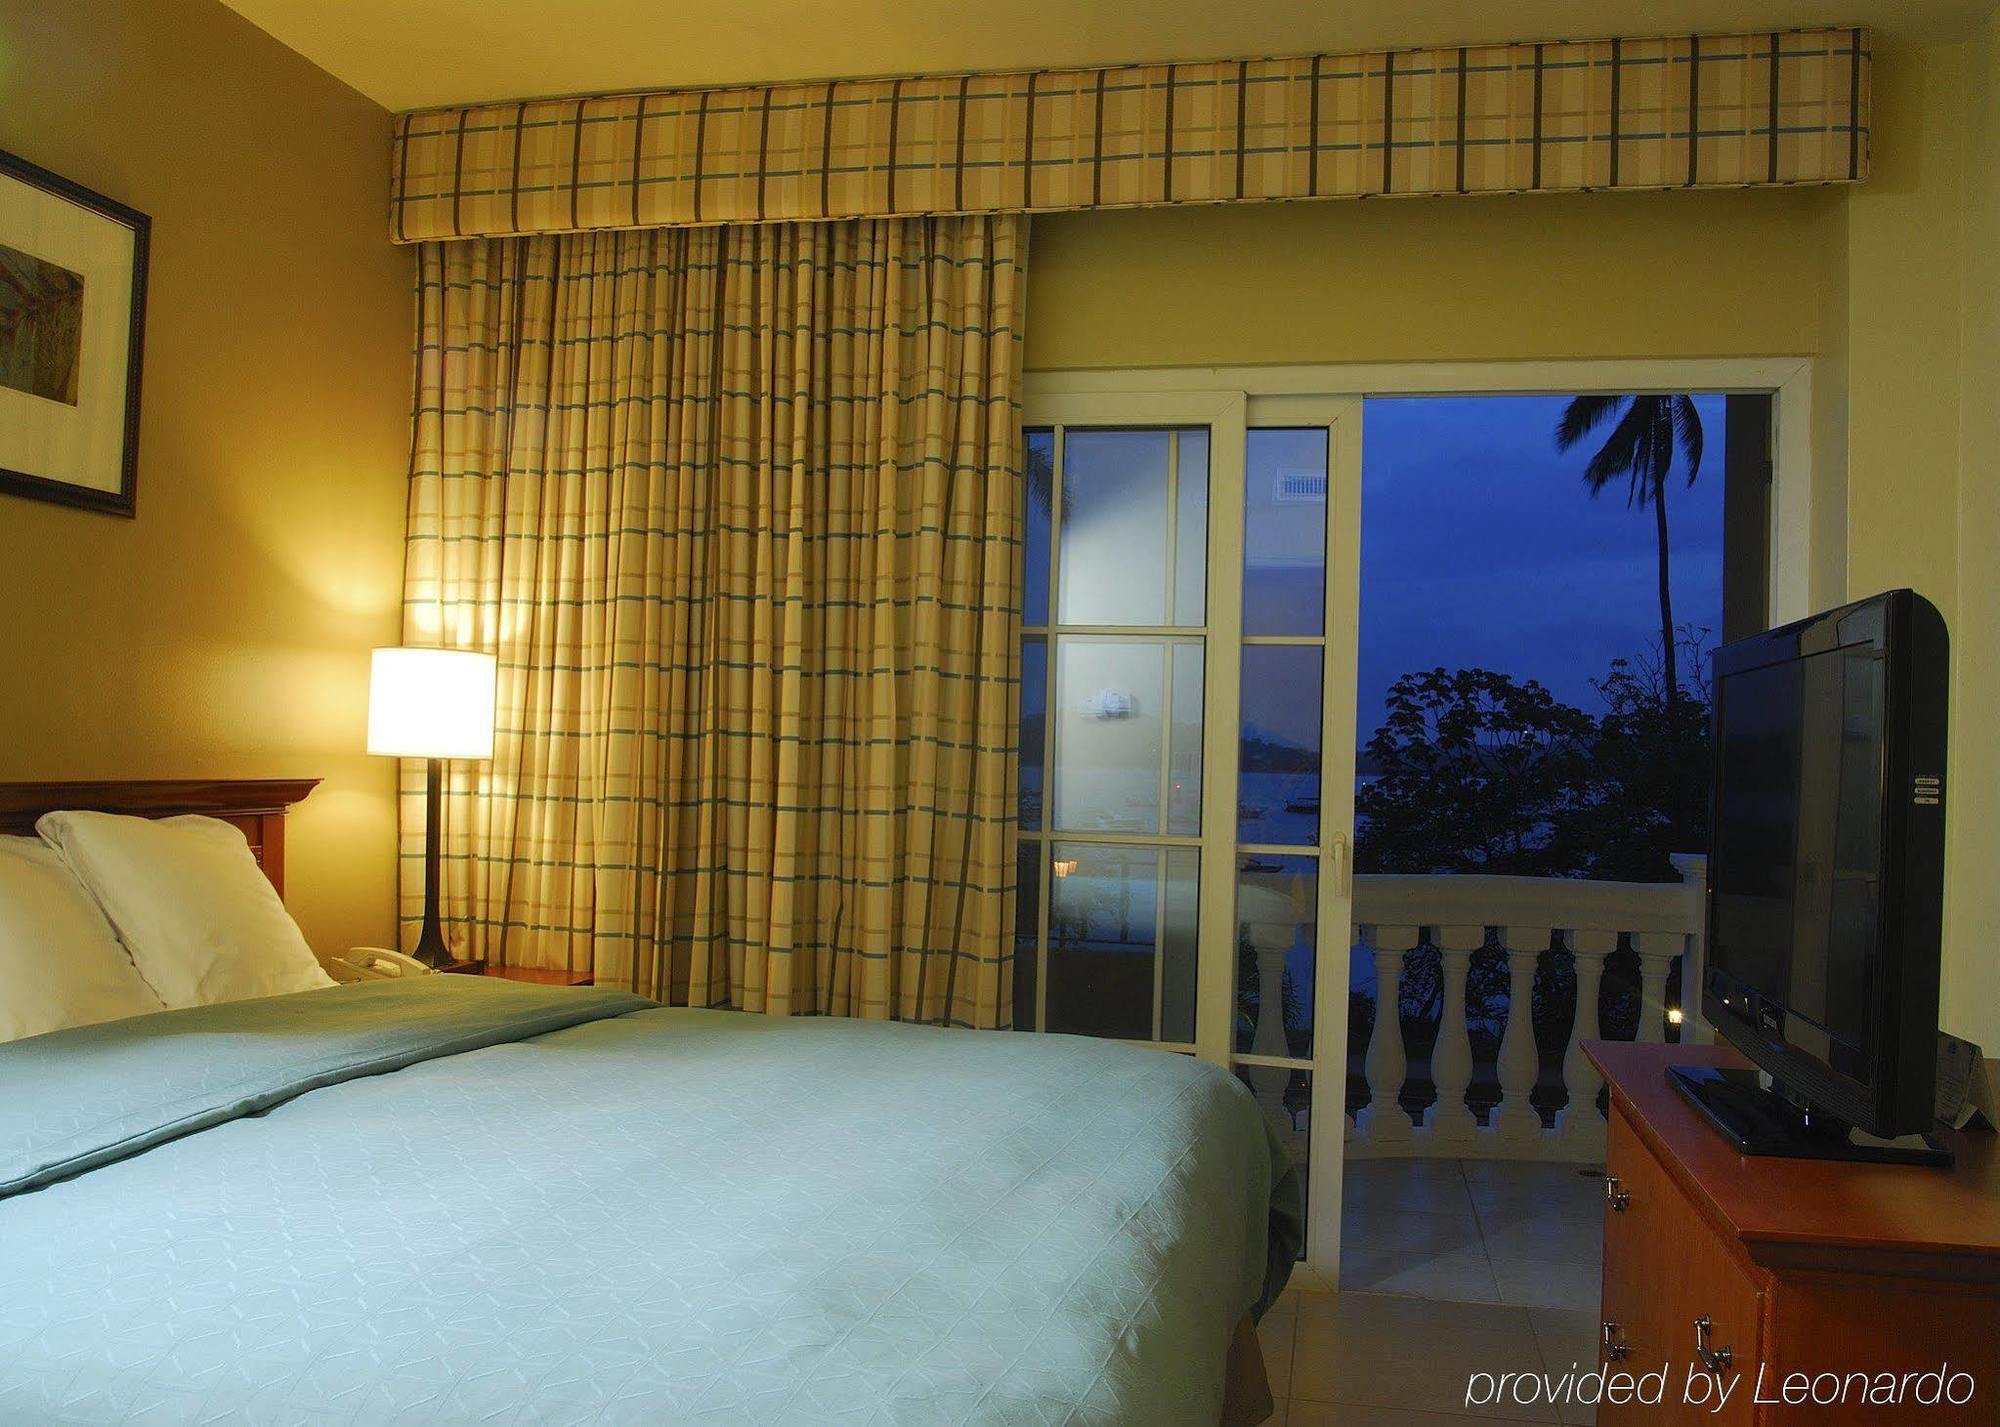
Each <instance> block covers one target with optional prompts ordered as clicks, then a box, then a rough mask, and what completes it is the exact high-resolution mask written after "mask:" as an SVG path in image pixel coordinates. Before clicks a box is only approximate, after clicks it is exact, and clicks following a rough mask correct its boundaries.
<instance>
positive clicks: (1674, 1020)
mask: <svg viewBox="0 0 2000 1427" xmlns="http://www.w3.org/2000/svg"><path fill="white" fill-rule="evenodd" d="M1686 1019H1687V1017H1686V1016H1683V1015H1682V1014H1681V1008H1680V1007H1679V1006H1669V1007H1667V1024H1668V1025H1670V1026H1678V1025H1679V1024H1680V1023H1681V1022H1682V1021H1684V1020H1686Z"/></svg>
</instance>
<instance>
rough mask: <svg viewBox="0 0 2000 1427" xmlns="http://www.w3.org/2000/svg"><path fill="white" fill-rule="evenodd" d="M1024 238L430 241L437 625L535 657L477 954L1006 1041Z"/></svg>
mask: <svg viewBox="0 0 2000 1427" xmlns="http://www.w3.org/2000/svg"><path fill="white" fill-rule="evenodd" d="M1026 241H1027V220H1026V219H1025V218H1022V217H1018V216H1005V217H977V218H947V219H892V220H870V221H849V222H837V223H816V224H814V223H801V224H770V225H753V226H725V227H712V228H701V229H672V230H669V229H645V230H633V231H623V232H616V233H586V234H573V235H567V236H551V237H533V238H509V239H492V240H477V241H462V242H451V243H429V244H426V245H424V247H423V248H422V250H421V261H420V278H419V290H418V332H419V350H418V362H417V393H416V424H415V437H414V443H413V450H412V459H411V473H410V491H409V496H410V506H409V546H408V555H407V575H406V638H407V640H408V641H409V642H410V643H414V644H445V645H452V646H460V647H467V648H478V649H485V650H489V651H492V652H493V653H494V654H496V655H497V657H498V659H499V665H500V695H499V712H498V718H497V722H498V725H499V727H498V737H497V740H496V751H495V755H494V758H493V759H492V761H491V762H490V763H488V764H454V765H451V775H450V782H449V784H448V791H447V795H446V803H445V813H444V822H443V829H444V867H445V874H444V903H445V908H444V910H445V918H446V921H447V925H448V930H449V932H450V933H451V935H452V938H453V940H454V943H455V947H456V949H457V950H458V952H459V954H460V955H470V956H477V957H484V958H488V959H490V960H493V961H496V962H503V963H508V964H517V965H535V966H559V967H569V968H572V969H593V970H595V972H596V973H597V974H598V976H599V978H600V979H602V980H606V981H610V982H614V983H617V984H622V985H627V986H631V987H634V988H635V989H637V990H640V991H642V992H645V993H647V994H650V995H654V996H657V997H660V998H662V999H665V1000H668V1001H671V1002H673V1003H676V1004H691V1005H698V1006H730V1007H737V1008H740V1009H743V1010H751V1011H766V1012H771V1013H775V1014H803V1013H824V1014H836V1015H855V1016H868V1017H878V1018H881V1017H895V1018H902V1019H920V1020H927V1021H939V1022H949V1023H953V1024H964V1025H972V1026H995V1025H1000V1024H1004V1023H1006V1022H1008V1021H1009V1019H1010V1018H1011V1006H1010V1000H1011V986H1012V968H1011V930H1012V929H1011V925H1010V922H1011V916H1012V890H1013V878H1014V873H1013V868H1014V857H1015V826H1014V797H1015V791H1014V778H1015V753H1014V748H1013V745H1014V719H1015V710H1016V705H1017V699H1018V674H1019V671H1018V659H1019V656H1018V652H1017V645H1018V639H1017V629H1018V625H1019V620H1020V592H1021V574H1020V551H1021V526H1022V519H1023V512H1022V505H1023V497H1022V482H1021V477H1020V469H1021V452H1020V434H1019V419H1020V418H1019V409H1018V408H1019V370H1020V340H1019V335H1018V330H1017V313H1018V312H1019V306H1020V301H1021V294H1022V276H1023V274H1022V264H1023V261H1024V258H1025V248H1026ZM420 777H421V768H420V767H418V766H414V765H413V766H411V767H410V768H409V769H408V770H406V783H405V789H404V792H405V798H404V801H403V807H404V811H405V816H404V821H403V826H404V838H403V868H404V872H405V875H404V878H403V891H404V900H403V913H404V924H405V927H406V929H409V930H410V932H411V933H412V934H413V932H414V927H415V925H416V919H417V915H418V912H419V909H420V891H421V887H420V883H421V853H422V837H423V805H422V798H421V796H420Z"/></svg>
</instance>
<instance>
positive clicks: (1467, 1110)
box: [1424, 926, 1486, 1145]
mask: <svg viewBox="0 0 2000 1427" xmlns="http://www.w3.org/2000/svg"><path fill="white" fill-rule="evenodd" d="M1485 943H1486V928H1485V927H1483V926H1441V927H1439V928H1438V929H1437V946H1438V956H1439V958H1440V965H1439V968H1438V969H1439V974H1440V975H1441V976H1442V977H1443V980H1444V995H1443V1003H1444V1009H1443V1011H1442V1013H1441V1014H1440V1015H1439V1017H1438V1033H1437V1041H1436V1043H1435V1044H1434V1045H1433V1046H1432V1048H1431V1083H1432V1084H1434V1085H1435V1086H1437V1101H1436V1103H1435V1104H1433V1105H1432V1106H1431V1107H1430V1110H1429V1111H1428V1113H1427V1114H1426V1115H1425V1117H1424V1125H1425V1128H1426V1129H1428V1130H1429V1131H1430V1133H1431V1137H1432V1138H1433V1139H1435V1140H1437V1141H1438V1142H1439V1144H1441V1145H1458V1144H1463V1143H1465V1142H1466V1141H1468V1140H1470V1139H1472V1137H1473V1136H1474V1135H1475V1134H1477V1133H1478V1131H1479V1121H1478V1120H1477V1119H1475V1118H1474V1117H1473V1114H1472V1110H1471V1107H1470V1106H1468V1105H1467V1104H1466V1103H1465V1092H1466V1091H1467V1090H1469V1089H1471V1088H1472V1038H1471V1033H1470V1028H1469V1027H1468V1026H1467V1025H1466V1023H1465V978H1466V975H1467V973H1468V972H1469V971H1470V970H1471V969H1472V953H1473V952H1475V951H1477V950H1478V949H1479V948H1480V947H1481V946H1483V945H1485Z"/></svg>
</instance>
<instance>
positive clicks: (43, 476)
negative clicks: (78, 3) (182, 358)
mask: <svg viewBox="0 0 2000 1427" xmlns="http://www.w3.org/2000/svg"><path fill="white" fill-rule="evenodd" d="M151 227H152V220H151V219H149V218H148V217H147V216H146V215H145V214H143V213H139V212H135V211H134V210H132V209H130V208H127V207H126V206H125V205H124V204H122V203H116V202H113V201H112V200H111V199H109V198H106V197H105V196H104V195H103V194H101V193H92V192H91V191H90V190H89V189H87V188H84V187H82V186H81V185H79V184H74V183H71V182H70V181H69V180H68V179H66V178H60V177H58V176H57V175H55V174H52V173H50V172H49V171H48V170H47V169H43V168H37V167H36V166H35V165H34V164H31V163H29V162H28V161H27V160H25V159H20V158H16V157H14V155H12V154H8V153H0V494H11V495H19V496H28V497H31V498H32V499H35V500H47V501H55V502H57V503H59V504H62V505H73V506H79V507H82V508H83V509H86V510H102V511H108V512H110V513H111V514H113V515H125V516H129V515H131V514H132V513H133V511H134V508H135V507H134V502H135V499H136V496H137V478H138V459H139V368H140V347H141V337H142V336H143V334H144V332H145V328H146V239H147V235H148V232H149V230H150V229H151Z"/></svg>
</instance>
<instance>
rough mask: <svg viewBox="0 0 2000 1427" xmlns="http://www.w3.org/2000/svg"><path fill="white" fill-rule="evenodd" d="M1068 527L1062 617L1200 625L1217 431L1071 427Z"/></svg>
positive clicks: (1080, 621)
mask: <svg viewBox="0 0 2000 1427" xmlns="http://www.w3.org/2000/svg"><path fill="white" fill-rule="evenodd" d="M1061 526H1062V535H1061V547H1060V558H1059V567H1058V570H1057V578H1056V587H1057V591H1058V595H1057V599H1056V619H1057V621H1058V623H1060V624H1064V625H1083V626H1104V625H1129V626H1134V627H1137V628H1160V627H1163V626H1173V627H1189V626H1196V625H1200V624H1201V623H1202V620H1203V606H1204V604H1205V595H1204V591H1203V582H1204V580H1205V578H1206V568H1207V558H1208V433H1207V432H1206V431H1187V430H1180V429H1169V430H1141V431H1118V430H1092V429H1077V428H1070V429H1068V430H1067V431H1065V432H1064V438H1063V457H1062V521H1061Z"/></svg>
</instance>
